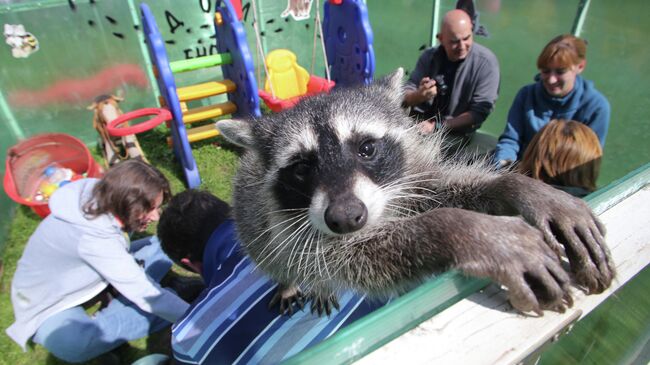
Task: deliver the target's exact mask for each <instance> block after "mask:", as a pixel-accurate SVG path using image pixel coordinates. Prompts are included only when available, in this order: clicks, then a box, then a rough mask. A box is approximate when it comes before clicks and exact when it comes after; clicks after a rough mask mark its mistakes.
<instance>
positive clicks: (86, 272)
mask: <svg viewBox="0 0 650 365" xmlns="http://www.w3.org/2000/svg"><path fill="white" fill-rule="evenodd" d="M169 196H170V190H169V183H168V182H167V180H166V179H165V177H164V176H163V175H162V173H160V171H158V170H157V169H156V168H154V167H152V166H150V165H147V164H145V163H143V162H140V161H137V160H129V161H125V162H122V163H120V164H118V165H116V166H115V167H113V168H112V169H110V170H109V171H108V172H107V173H106V175H105V176H104V177H103V178H102V179H101V180H99V179H90V178H89V179H82V180H78V181H76V182H72V183H69V184H67V185H65V186H63V187H61V188H60V189H58V190H57V191H56V192H55V193H54V194H53V195H52V196H51V198H50V200H49V206H50V210H51V211H52V213H51V214H50V215H49V216H48V217H47V218H45V219H44V220H43V222H41V223H40V224H39V226H38V228H37V229H36V231H35V232H34V233H33V234H32V236H31V237H30V239H29V242H28V243H27V246H26V247H25V251H24V252H23V256H22V257H21V259H20V260H19V261H18V265H17V269H16V273H15V275H14V278H13V281H12V286H11V300H12V304H13V308H14V314H15V317H16V322H15V323H14V324H13V325H11V326H10V327H9V328H8V329H7V334H8V335H9V336H10V337H11V338H12V339H13V340H14V341H16V343H18V344H19V345H20V346H22V347H23V350H25V349H26V345H27V342H28V341H29V339H30V338H31V339H32V341H34V342H36V343H38V344H41V345H43V346H44V347H45V348H46V349H47V350H48V351H50V352H51V353H52V354H54V355H55V356H56V357H58V358H60V359H63V360H65V361H68V362H83V361H87V360H89V359H92V358H94V357H96V356H98V355H101V354H103V353H105V352H108V351H110V350H112V349H114V348H116V347H118V346H119V345H121V344H123V343H124V342H126V341H130V340H134V339H137V338H141V337H144V336H146V335H148V334H149V333H151V332H154V331H157V330H160V329H162V328H164V327H166V326H168V325H169V324H170V322H174V321H175V320H176V319H177V318H179V317H180V316H181V315H182V314H183V313H184V312H185V310H186V309H187V308H188V303H187V302H185V301H184V300H183V299H181V298H180V297H178V296H177V295H176V294H175V293H174V292H172V291H169V290H166V289H163V288H161V286H160V285H159V284H158V282H159V281H160V280H161V279H162V278H163V276H165V274H166V273H167V271H168V270H169V269H170V267H171V261H170V260H169V258H168V257H167V256H166V255H165V254H164V253H163V252H162V250H161V249H160V245H159V242H158V241H157V239H155V238H153V239H145V240H142V241H137V242H134V243H133V244H131V243H130V242H129V239H128V237H127V234H126V233H127V232H132V231H144V230H145V229H146V227H147V225H148V224H149V223H151V222H154V221H157V220H158V219H159V214H160V212H159V210H160V206H161V205H162V204H163V202H166V201H167V200H168V199H169ZM109 285H111V286H112V287H113V288H114V289H115V290H116V291H117V292H118V293H119V294H118V295H117V297H115V298H114V299H112V300H111V301H110V302H109V303H108V305H107V306H106V307H105V308H103V309H101V310H100V311H98V312H96V313H95V314H94V315H92V316H90V315H88V314H87V313H86V311H85V310H84V308H83V306H84V304H88V302H89V301H91V300H92V299H93V298H94V297H96V296H97V295H98V294H100V293H102V292H103V291H105V290H106V288H107V287H108V286H109Z"/></svg>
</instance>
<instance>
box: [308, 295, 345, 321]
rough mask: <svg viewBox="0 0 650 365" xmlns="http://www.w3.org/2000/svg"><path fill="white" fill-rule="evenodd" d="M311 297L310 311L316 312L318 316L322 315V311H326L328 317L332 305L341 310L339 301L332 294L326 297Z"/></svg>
mask: <svg viewBox="0 0 650 365" xmlns="http://www.w3.org/2000/svg"><path fill="white" fill-rule="evenodd" d="M311 299H313V300H312V302H311V313H312V314H313V313H314V312H318V316H319V317H320V316H322V315H323V312H325V313H327V316H328V317H329V315H330V314H332V307H334V308H336V310H341V306H340V305H339V301H338V299H337V298H336V295H334V294H332V295H330V296H328V297H324V296H320V295H315V296H313V297H312V298H311Z"/></svg>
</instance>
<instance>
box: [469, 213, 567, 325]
mask: <svg viewBox="0 0 650 365" xmlns="http://www.w3.org/2000/svg"><path fill="white" fill-rule="evenodd" d="M494 219H498V220H501V221H502V222H495V223H496V224H497V225H496V226H498V227H503V228H500V229H499V231H498V232H493V234H492V236H489V238H488V236H486V238H488V240H494V241H492V242H483V244H479V245H476V246H474V250H473V252H472V253H469V255H468V257H470V259H469V260H467V261H465V262H462V263H461V265H459V268H460V269H461V270H462V271H463V272H465V273H468V274H470V275H474V276H483V277H489V278H491V279H492V280H493V281H495V282H497V283H499V284H502V285H504V286H505V287H506V288H507V289H508V299H509V300H510V303H511V304H512V306H513V307H515V308H516V309H518V310H520V311H522V312H531V311H532V312H535V313H537V314H538V315H540V316H541V315H542V314H543V313H542V310H554V311H557V312H560V313H563V312H564V311H565V310H566V308H567V307H571V306H572V305H573V299H572V298H571V294H570V291H569V290H570V288H569V282H570V278H569V275H568V273H567V272H566V271H565V270H564V269H563V268H562V265H561V263H560V260H559V259H558V257H557V255H556V254H555V252H553V251H552V250H551V248H550V247H549V246H548V245H547V244H546V242H545V241H544V237H543V235H542V233H541V232H540V231H539V230H537V229H535V228H534V227H532V226H530V225H528V224H526V223H525V222H524V221H523V220H521V219H520V218H510V217H508V218H506V217H494ZM506 227H507V228H506ZM508 237H510V239H507V238H508ZM513 238H514V239H513ZM477 254H478V255H479V256H476V255H477ZM461 257H465V256H461Z"/></svg>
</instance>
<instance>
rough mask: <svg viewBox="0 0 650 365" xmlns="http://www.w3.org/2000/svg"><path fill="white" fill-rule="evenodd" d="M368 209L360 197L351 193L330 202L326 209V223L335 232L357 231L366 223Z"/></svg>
mask: <svg viewBox="0 0 650 365" xmlns="http://www.w3.org/2000/svg"><path fill="white" fill-rule="evenodd" d="M367 219H368V209H367V208H366V205H365V204H363V202H362V201H361V200H359V198H357V197H356V196H354V195H352V194H349V195H344V196H341V197H338V199H336V200H334V201H332V202H330V204H329V206H328V207H327V209H326V210H325V223H326V224H327V227H329V229H331V230H332V232H334V233H338V234H344V233H350V232H354V231H357V230H359V229H361V228H363V226H364V225H365V224H366V220H367Z"/></svg>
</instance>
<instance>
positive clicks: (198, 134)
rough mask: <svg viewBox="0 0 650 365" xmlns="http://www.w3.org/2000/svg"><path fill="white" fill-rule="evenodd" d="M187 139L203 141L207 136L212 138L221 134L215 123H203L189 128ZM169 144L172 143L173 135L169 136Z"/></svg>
mask: <svg viewBox="0 0 650 365" xmlns="http://www.w3.org/2000/svg"><path fill="white" fill-rule="evenodd" d="M186 131H187V140H188V141H189V142H190V143H192V142H196V141H201V140H204V139H206V138H212V137H216V136H218V135H219V130H217V127H216V126H215V124H214V123H210V124H206V125H202V126H200V127H194V128H188V129H187V130H186ZM167 144H168V145H169V146H171V145H172V137H171V136H170V137H167Z"/></svg>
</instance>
